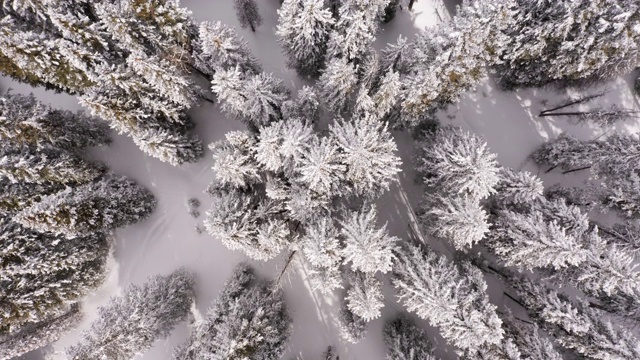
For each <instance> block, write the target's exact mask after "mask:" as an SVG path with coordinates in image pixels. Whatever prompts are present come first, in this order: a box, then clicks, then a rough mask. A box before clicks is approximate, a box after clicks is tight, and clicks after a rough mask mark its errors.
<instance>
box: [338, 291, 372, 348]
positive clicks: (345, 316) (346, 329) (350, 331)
mask: <svg viewBox="0 0 640 360" xmlns="http://www.w3.org/2000/svg"><path fill="white" fill-rule="evenodd" d="M338 325H339V327H340V334H341V335H342V337H343V338H344V339H345V340H347V341H348V342H350V343H352V344H356V343H358V342H359V341H360V340H362V339H364V337H365V336H366V335H367V321H366V320H365V319H363V318H361V317H359V316H358V315H356V314H354V313H353V312H352V311H351V310H349V307H348V306H347V303H346V302H345V301H343V302H342V307H341V308H340V313H339V314H338Z"/></svg>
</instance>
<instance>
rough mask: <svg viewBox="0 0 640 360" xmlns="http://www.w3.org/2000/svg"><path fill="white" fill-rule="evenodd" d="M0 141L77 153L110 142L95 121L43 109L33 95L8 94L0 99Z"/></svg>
mask: <svg viewBox="0 0 640 360" xmlns="http://www.w3.org/2000/svg"><path fill="white" fill-rule="evenodd" d="M0 141H3V142H5V141H8V142H11V143H12V144H15V145H21V146H33V147H36V148H42V147H48V146H53V147H56V148H60V149H64V150H81V149H85V148H87V147H90V146H99V145H105V144H108V143H109V142H110V141H111V140H110V138H109V130H108V127H107V124H106V123H104V122H101V121H100V120H98V119H96V118H92V117H89V116H87V115H85V114H84V113H72V112H70V111H65V110H56V109H53V108H51V107H49V106H45V105H43V104H41V103H40V102H38V101H37V100H36V98H35V97H34V96H33V94H30V95H21V94H14V93H11V92H8V93H6V94H4V95H3V96H2V97H1V98H0Z"/></svg>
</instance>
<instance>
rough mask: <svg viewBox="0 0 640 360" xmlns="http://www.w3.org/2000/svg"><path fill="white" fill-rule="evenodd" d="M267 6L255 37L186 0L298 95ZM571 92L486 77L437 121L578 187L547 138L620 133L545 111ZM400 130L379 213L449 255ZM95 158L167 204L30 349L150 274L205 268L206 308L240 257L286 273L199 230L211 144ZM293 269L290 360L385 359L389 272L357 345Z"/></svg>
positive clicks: (502, 157)
mask: <svg viewBox="0 0 640 360" xmlns="http://www.w3.org/2000/svg"><path fill="white" fill-rule="evenodd" d="M258 3H259V6H260V10H261V14H262V16H263V18H264V23H263V24H262V26H260V27H259V28H258V29H257V32H256V33H252V32H251V31H248V30H243V29H240V28H239V26H238V23H237V21H236V17H235V13H234V10H233V8H232V2H231V1H228V0H224V1H223V0H209V1H204V0H183V5H184V6H186V7H187V8H189V9H190V10H192V11H193V14H194V16H195V18H196V20H198V21H204V20H208V21H217V20H220V21H222V22H224V23H226V24H228V25H230V26H235V27H236V30H237V31H238V32H239V34H241V35H242V36H243V37H244V39H245V40H246V41H247V42H248V43H249V46H250V48H251V50H252V51H253V54H254V55H255V56H256V57H257V58H258V59H260V61H261V63H262V64H263V67H264V70H265V71H267V72H273V74H274V76H276V77H279V78H281V79H283V80H284V84H285V85H286V86H287V87H289V88H290V89H291V90H292V91H293V92H294V93H295V91H296V90H297V89H300V88H301V87H302V85H305V84H310V83H309V82H307V81H306V80H303V79H300V78H298V77H297V76H296V74H295V72H294V71H292V70H289V69H287V68H286V66H285V58H284V56H283V55H282V53H281V51H280V47H279V46H278V44H277V41H276V36H275V34H274V33H275V26H276V23H277V13H276V9H277V7H278V5H279V0H260V1H258ZM452 3H455V1H449V2H446V3H445V2H443V0H419V1H417V2H416V4H415V6H414V9H413V11H412V12H409V11H408V10H407V9H406V8H405V9H402V10H400V11H398V14H397V16H396V18H395V19H394V20H393V21H392V22H391V23H390V24H387V25H384V26H383V28H382V29H381V32H380V34H379V35H378V39H377V41H376V44H375V45H376V48H378V49H380V48H383V47H384V46H385V45H386V44H387V43H388V42H394V41H395V40H396V39H397V38H398V35H399V34H402V35H403V36H406V37H409V39H411V38H412V37H414V36H415V34H416V32H417V31H419V30H420V29H423V28H425V27H428V26H435V25H437V24H438V23H439V22H441V21H447V20H448V19H449V18H450V16H451V15H450V12H451V11H452V10H453V9H452ZM631 85H632V79H631V77H630V76H629V77H626V78H620V79H617V80H616V81H613V82H611V83H608V84H605V85H603V86H602V87H601V88H600V89H589V90H588V91H585V92H586V93H589V94H592V93H596V92H598V91H601V90H607V91H608V92H607V94H606V95H605V96H603V97H601V98H599V99H598V100H597V101H596V102H594V103H593V104H591V105H589V106H595V105H597V104H602V105H606V104H609V105H610V104H614V103H615V104H618V105H620V106H622V107H624V108H627V109H635V110H640V106H639V104H638V100H637V99H636V98H635V97H634V95H633V94H632V92H631V90H630V89H631ZM0 87H1V88H2V89H3V90H5V89H6V88H8V87H11V88H13V89H14V91H16V92H20V93H29V92H34V94H35V95H36V96H37V97H38V98H39V99H40V100H41V101H43V102H45V103H50V104H51V105H53V106H54V107H60V108H67V109H73V110H75V109H81V107H80V106H79V105H78V103H77V100H76V99H75V97H72V96H67V95H61V94H54V93H52V92H46V91H44V90H42V89H33V88H30V87H29V86H25V85H22V84H17V83H15V82H13V81H11V80H8V79H5V78H0ZM570 95H575V94H568V93H567V92H566V91H562V92H555V91H552V90H540V89H529V90H521V91H516V92H502V91H500V90H499V89H497V88H496V86H495V83H494V82H493V81H492V80H491V79H489V78H488V79H485V81H483V82H482V83H481V84H480V86H478V87H477V89H476V90H475V91H471V92H469V93H468V94H466V95H464V96H463V97H462V99H461V100H460V102H459V103H458V104H456V105H454V106H450V107H449V108H448V109H447V110H446V111H441V112H440V113H439V119H440V121H441V122H442V123H444V124H453V125H457V126H462V127H464V128H466V129H468V130H470V131H472V132H474V133H476V134H479V135H481V136H483V137H484V138H485V139H486V141H487V143H488V145H489V148H490V149H491V150H492V151H493V152H495V153H497V154H498V160H499V162H500V164H501V165H504V166H510V167H513V168H515V169H517V170H527V171H530V172H532V173H534V174H539V175H540V176H541V177H542V178H543V180H544V181H545V185H546V186H549V185H552V184H554V183H558V182H562V183H565V184H569V183H571V184H577V183H579V182H580V181H582V180H584V179H586V176H587V174H585V173H586V172H582V173H574V174H567V175H562V174H561V173H560V172H558V171H555V172H550V173H545V171H544V169H542V170H539V169H538V168H537V167H536V165H535V164H533V162H532V161H528V156H529V154H530V153H531V152H532V151H533V150H534V149H535V148H536V147H537V146H539V145H540V144H541V143H543V142H545V141H547V140H549V139H553V138H555V137H557V136H558V135H559V134H560V133H562V132H565V131H566V132H568V133H570V134H573V135H575V136H578V137H579V138H581V139H593V138H597V137H598V136H601V135H602V134H603V133H604V132H607V131H611V130H612V129H608V130H603V129H599V128H594V127H590V126H581V125H572V124H570V123H569V122H568V121H567V119H563V118H554V117H544V118H543V117H538V114H539V112H540V111H541V110H543V109H546V108H550V107H553V105H556V104H557V103H559V102H561V101H562V100H565V99H567V98H568V97H569V96H570ZM191 115H192V117H193V118H194V119H195V120H196V123H197V128H196V131H197V133H198V135H199V137H200V138H201V139H202V140H203V141H204V142H205V144H208V143H211V142H214V141H217V140H220V139H222V138H223V137H224V134H225V133H227V132H228V131H231V130H239V129H242V125H241V124H240V123H238V122H236V121H233V120H230V119H227V118H226V117H225V116H224V115H222V114H221V113H220V109H219V107H218V106H217V105H212V104H203V105H202V106H200V107H198V108H195V109H193V110H192V112H191ZM639 128H640V121H638V120H634V121H627V122H626V123H623V124H619V125H617V126H616V127H615V131H619V132H622V133H635V132H638V129H639ZM394 136H395V139H396V142H397V144H398V149H399V154H400V156H401V158H402V161H403V165H402V170H403V172H402V173H401V174H400V175H399V179H398V180H399V181H398V183H397V184H395V185H393V186H392V187H391V190H390V191H389V192H387V194H386V195H385V196H384V197H383V198H381V199H380V200H379V206H378V210H379V217H380V221H381V223H382V222H388V228H389V231H390V233H391V234H392V235H395V236H398V237H400V238H401V239H408V238H409V237H410V236H418V237H424V238H426V239H427V241H428V242H429V243H430V244H431V245H432V246H433V247H435V248H436V249H437V250H438V251H441V252H444V253H448V254H451V253H452V249H451V248H450V247H449V246H448V245H447V244H446V243H445V242H443V241H441V240H439V239H434V238H431V237H426V236H424V235H421V234H419V232H420V230H419V227H418V226H417V224H416V223H415V221H414V219H415V217H414V215H413V209H415V208H416V207H417V206H418V204H419V202H420V199H421V192H422V190H421V188H420V187H419V185H417V184H416V182H415V172H414V170H413V164H412V156H413V140H412V139H411V137H410V136H409V135H408V134H407V133H400V132H396V133H394ZM89 156H90V157H92V158H95V159H98V160H102V161H104V162H106V163H108V164H109V166H110V167H111V169H112V170H113V171H114V172H116V173H120V174H124V175H127V176H130V177H132V178H134V179H135V180H137V181H138V182H140V183H141V184H142V185H144V186H146V187H148V188H149V189H150V190H151V191H153V192H154V194H155V195H156V197H157V198H158V207H157V209H156V211H155V212H154V214H153V215H152V216H151V217H150V218H149V219H148V220H146V221H144V222H141V223H139V224H136V225H134V226H130V227H128V228H125V229H120V230H118V231H117V233H116V238H117V239H116V242H115V250H114V253H113V256H112V258H111V259H110V268H111V271H110V273H109V277H108V279H107V281H106V283H105V284H104V286H103V287H101V288H100V289H99V290H98V291H97V292H96V293H94V294H92V295H91V296H90V297H89V298H88V299H87V300H86V303H85V304H84V309H85V311H86V313H87V316H86V319H85V320H84V321H83V323H82V325H81V327H80V328H79V329H78V330H76V331H74V332H72V333H70V334H68V335H67V336H65V337H64V338H63V339H61V340H60V341H58V342H57V343H56V344H54V345H53V346H50V347H49V348H48V349H44V350H42V351H36V352H34V353H32V354H29V355H28V357H27V358H28V359H34V360H35V359H42V358H43V357H42V352H45V353H49V354H52V355H53V356H52V359H64V358H65V357H64V355H63V354H64V348H65V347H66V346H68V345H71V344H73V343H74V342H75V341H77V339H78V337H79V334H80V332H81V331H82V329H84V328H86V327H87V326H88V324H89V323H90V322H91V321H92V320H93V319H94V318H95V317H96V309H97V307H98V306H100V305H103V304H105V303H106V302H107V301H108V299H109V297H110V296H112V295H116V294H118V293H119V292H121V291H122V289H123V287H124V286H126V285H127V284H129V283H136V284H140V283H143V282H144V281H145V279H146V278H147V277H148V276H151V275H154V274H168V273H170V272H172V271H173V270H175V269H177V268H179V267H181V266H186V267H188V268H189V269H191V270H193V271H195V272H196V273H197V275H198V280H199V284H198V297H197V308H198V310H199V311H200V312H201V313H203V314H204V313H205V312H206V309H207V308H208V306H209V305H210V303H211V301H212V300H214V299H215V298H216V297H217V295H218V294H219V292H220V290H221V289H222V286H223V284H224V282H225V281H226V279H227V278H228V277H229V276H230V275H231V272H232V269H233V268H234V266H235V265H236V264H237V263H239V262H241V261H248V262H250V263H251V264H252V265H253V266H254V268H255V269H256V271H257V273H258V274H259V275H260V276H264V277H269V278H277V277H278V275H279V274H280V272H281V270H282V268H283V266H284V264H285V261H286V258H287V255H288V254H286V253H283V254H281V256H280V257H278V258H276V259H274V260H272V261H269V262H255V261H249V260H248V259H247V258H246V257H245V256H244V255H243V254H241V253H240V252H233V251H230V250H228V249H227V248H226V247H224V246H223V245H222V244H221V242H220V241H218V240H217V239H214V238H212V237H210V236H209V235H207V234H206V233H202V234H199V233H198V232H197V231H196V227H200V228H203V225H202V221H203V220H204V218H205V216H206V215H205V212H206V210H207V209H208V206H209V204H210V200H209V199H208V197H207V195H206V194H205V193H204V190H205V189H206V187H207V185H208V184H209V182H210V181H211V180H212V178H213V175H214V174H213V171H212V170H211V164H212V158H211V152H210V151H207V153H206V155H205V157H204V158H203V159H202V160H201V161H199V162H198V163H195V164H187V165H184V166H181V167H173V166H171V165H169V164H166V163H162V162H160V161H158V160H156V159H152V158H150V157H148V156H145V155H144V154H143V153H142V152H141V151H140V150H138V149H137V147H136V146H135V145H134V144H133V142H132V141H131V140H130V139H129V138H127V137H125V136H122V135H115V134H114V142H113V144H112V145H111V146H110V147H108V148H100V149H94V150H92V151H91V153H90V154H89ZM192 197H195V198H197V199H199V200H200V201H201V203H202V204H201V206H200V208H199V210H200V212H201V215H200V216H199V217H197V218H194V217H192V216H191V215H189V214H188V209H187V206H186V201H187V199H189V198H192ZM294 259H295V258H294ZM293 265H294V266H290V267H289V269H288V271H287V272H286V274H285V276H284V277H283V279H282V280H281V285H282V286H283V288H284V291H285V294H286V298H287V303H288V305H289V308H290V311H291V313H292V316H293V320H294V323H293V334H292V337H291V340H290V343H289V345H288V347H287V351H286V353H285V355H284V356H283V359H320V358H321V354H322V352H324V351H325V350H326V348H327V347H328V346H332V347H333V348H334V349H335V350H336V352H337V354H338V355H339V356H340V359H342V360H347V359H363V360H369V359H383V358H384V352H385V348H384V344H383V342H382V326H383V324H384V321H385V320H386V319H388V318H390V317H393V316H394V315H395V314H396V313H397V312H398V311H401V310H402V309H401V306H400V305H399V304H398V303H397V301H396V299H395V294H394V291H393V289H392V288H391V287H390V286H389V284H388V277H385V282H386V284H385V289H384V293H385V297H386V300H385V304H386V306H385V308H384V310H383V316H382V318H381V319H377V320H374V321H372V322H371V323H370V324H369V327H368V335H367V337H366V338H365V339H364V340H362V341H361V342H360V343H358V344H349V343H347V342H345V341H344V340H341V339H340V335H339V330H338V326H337V314H338V309H339V305H340V297H339V295H340V294H335V295H334V296H323V295H322V294H320V293H319V292H315V291H313V290H312V289H311V288H310V286H309V282H308V281H307V276H306V271H305V269H304V267H303V266H302V265H301V262H299V261H297V260H294V262H293ZM487 281H488V283H489V294H490V297H491V299H492V301H493V302H494V303H496V304H498V305H499V306H500V305H501V304H502V302H503V301H504V298H503V296H502V288H501V286H500V285H499V283H498V281H497V280H496V279H493V278H491V277H488V278H487ZM418 323H419V324H420V325H421V326H422V327H423V328H424V329H425V330H426V331H427V333H428V335H429V337H430V338H431V341H432V343H433V344H434V346H435V347H436V348H437V351H436V355H438V356H440V357H441V358H442V359H452V358H455V355H454V354H453V353H452V349H451V348H450V347H448V346H446V345H445V343H444V340H443V339H442V338H441V337H440V336H439V335H438V332H437V330H436V329H433V328H430V327H429V326H428V325H427V323H426V322H424V321H418ZM188 333H189V329H188V325H187V323H186V322H185V323H183V324H181V325H180V326H178V327H177V328H176V329H175V331H174V332H173V333H172V335H171V337H170V338H168V339H166V340H161V341H158V342H157V343H156V344H155V346H154V347H153V349H151V350H150V351H149V352H148V353H147V354H146V355H145V356H141V357H139V358H141V359H142V358H143V359H151V360H168V359H170V358H171V351H172V348H173V347H174V346H176V345H177V344H179V343H181V342H182V341H184V339H185V338H186V337H187V336H188Z"/></svg>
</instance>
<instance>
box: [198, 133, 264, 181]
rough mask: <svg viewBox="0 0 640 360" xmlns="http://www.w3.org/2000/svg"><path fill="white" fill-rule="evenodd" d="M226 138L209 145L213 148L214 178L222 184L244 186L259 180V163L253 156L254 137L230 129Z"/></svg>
mask: <svg viewBox="0 0 640 360" xmlns="http://www.w3.org/2000/svg"><path fill="white" fill-rule="evenodd" d="M225 137H226V139H225V140H221V141H218V142H215V143H213V144H211V145H209V148H210V149H211V150H213V159H214V161H213V166H212V169H213V170H214V172H215V176H216V180H217V181H218V182H219V183H220V184H221V185H223V186H230V187H235V188H244V187H247V186H248V185H251V184H252V183H257V182H259V181H260V180H261V168H260V164H259V163H258V161H257V160H256V158H255V155H256V154H255V146H256V142H257V141H256V138H255V137H254V136H253V135H252V134H250V133H248V132H241V131H231V132H228V133H227V134H226V135H225Z"/></svg>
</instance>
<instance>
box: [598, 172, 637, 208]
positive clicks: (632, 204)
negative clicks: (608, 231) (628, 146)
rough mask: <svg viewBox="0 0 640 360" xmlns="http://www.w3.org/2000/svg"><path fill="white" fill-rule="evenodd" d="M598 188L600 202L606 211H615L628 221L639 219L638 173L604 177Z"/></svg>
mask: <svg viewBox="0 0 640 360" xmlns="http://www.w3.org/2000/svg"><path fill="white" fill-rule="evenodd" d="M602 185H603V186H602V188H600V194H599V195H600V200H601V202H602V205H603V206H604V207H605V210H606V209H615V210H616V211H618V213H619V214H620V215H622V216H623V217H626V218H628V219H638V218H640V172H639V171H637V170H632V171H629V172H627V173H622V174H619V175H615V176H611V177H606V178H605V179H604V181H603V183H602Z"/></svg>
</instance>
